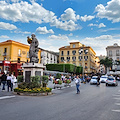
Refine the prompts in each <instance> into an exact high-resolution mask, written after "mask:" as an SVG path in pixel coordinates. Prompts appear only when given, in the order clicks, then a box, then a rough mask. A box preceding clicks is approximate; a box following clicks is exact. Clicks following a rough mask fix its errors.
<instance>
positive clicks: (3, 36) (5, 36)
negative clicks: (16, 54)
mask: <svg viewBox="0 0 120 120" xmlns="http://www.w3.org/2000/svg"><path fill="white" fill-rule="evenodd" d="M0 38H9V36H7V35H1V36H0Z"/></svg>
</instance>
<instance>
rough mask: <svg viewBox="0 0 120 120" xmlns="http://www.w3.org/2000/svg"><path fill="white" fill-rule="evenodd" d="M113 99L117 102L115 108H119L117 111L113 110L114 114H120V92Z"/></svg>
mask: <svg viewBox="0 0 120 120" xmlns="http://www.w3.org/2000/svg"><path fill="white" fill-rule="evenodd" d="M113 99H115V100H116V103H115V106H118V107H117V109H113V110H112V112H116V113H120V90H118V93H116V94H115V95H113Z"/></svg>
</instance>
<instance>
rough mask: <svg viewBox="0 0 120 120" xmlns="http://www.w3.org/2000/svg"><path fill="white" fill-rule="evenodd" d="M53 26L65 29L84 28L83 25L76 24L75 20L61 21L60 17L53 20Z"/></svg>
mask: <svg viewBox="0 0 120 120" xmlns="http://www.w3.org/2000/svg"><path fill="white" fill-rule="evenodd" d="M50 25H51V26H56V28H60V29H63V30H65V31H68V30H69V31H74V30H78V29H82V27H81V26H80V25H78V24H76V23H75V22H74V21H72V20H69V21H65V22H62V21H59V20H58V19H55V20H53V21H52V22H51V24H50Z"/></svg>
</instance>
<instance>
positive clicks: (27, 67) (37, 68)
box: [22, 34, 45, 82]
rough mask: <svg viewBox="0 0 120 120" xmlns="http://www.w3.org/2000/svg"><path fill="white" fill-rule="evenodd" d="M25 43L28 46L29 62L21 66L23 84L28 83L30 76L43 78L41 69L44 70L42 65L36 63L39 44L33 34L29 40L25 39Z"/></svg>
mask: <svg viewBox="0 0 120 120" xmlns="http://www.w3.org/2000/svg"><path fill="white" fill-rule="evenodd" d="M27 42H28V43H29V44H30V49H29V58H30V62H27V63H24V64H23V66H22V67H23V76H24V81H25V82H30V78H31V76H36V75H38V76H43V69H44V68H45V67H44V66H43V64H40V63H38V62H39V59H38V51H39V48H38V46H39V42H38V40H37V38H36V36H35V34H32V35H31V38H30V37H29V36H28V37H27Z"/></svg>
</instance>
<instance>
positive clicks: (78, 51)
mask: <svg viewBox="0 0 120 120" xmlns="http://www.w3.org/2000/svg"><path fill="white" fill-rule="evenodd" d="M59 63H70V64H74V65H76V66H83V71H84V73H86V74H89V73H92V72H94V73H96V72H97V68H96V53H95V51H94V50H93V49H92V48H91V47H90V46H85V45H84V44H81V43H80V42H71V43H70V46H64V47H61V48H59Z"/></svg>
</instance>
